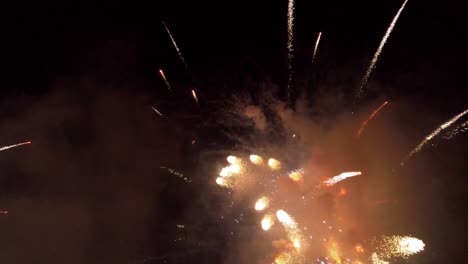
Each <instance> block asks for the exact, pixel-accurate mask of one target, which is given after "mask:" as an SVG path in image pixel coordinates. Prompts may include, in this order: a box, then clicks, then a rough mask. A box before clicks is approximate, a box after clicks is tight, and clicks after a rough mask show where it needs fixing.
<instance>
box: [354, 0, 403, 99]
mask: <svg viewBox="0 0 468 264" xmlns="http://www.w3.org/2000/svg"><path fill="white" fill-rule="evenodd" d="M407 2H408V0H405V1H404V2H403V4H402V5H401V7H400V9H399V10H398V12H397V13H396V15H395V17H394V18H393V20H392V23H390V26H389V27H388V29H387V32H385V35H384V37H383V38H382V41H380V44H379V47H378V48H377V51H376V52H375V54H374V57H373V58H372V60H371V63H370V64H369V67H368V68H367V71H366V74H365V75H364V78H362V81H361V86H360V87H359V91H358V94H357V98H356V101H359V100H360V98H361V95H362V93H363V92H364V87H365V86H366V84H367V81H368V80H369V76H370V75H371V73H372V70H373V69H374V68H375V64H376V63H377V60H378V59H379V56H380V53H382V49H383V48H384V46H385V43H387V40H388V38H389V37H390V34H391V33H392V31H393V28H394V27H395V24H396V22H397V21H398V18H399V17H400V14H401V12H403V9H404V8H405V6H406V3H407Z"/></svg>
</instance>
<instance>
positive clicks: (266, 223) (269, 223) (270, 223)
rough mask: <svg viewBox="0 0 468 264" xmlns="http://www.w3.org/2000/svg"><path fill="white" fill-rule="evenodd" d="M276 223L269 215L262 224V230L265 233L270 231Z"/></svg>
mask: <svg viewBox="0 0 468 264" xmlns="http://www.w3.org/2000/svg"><path fill="white" fill-rule="evenodd" d="M274 223H275V220H274V218H273V215H271V214H267V215H265V216H264V217H263V219H262V221H261V222H260V224H261V226H262V229H263V230H265V231H268V230H270V228H271V227H272V226H273V224H274Z"/></svg>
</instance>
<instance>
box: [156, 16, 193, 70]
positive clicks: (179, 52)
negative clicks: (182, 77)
mask: <svg viewBox="0 0 468 264" xmlns="http://www.w3.org/2000/svg"><path fill="white" fill-rule="evenodd" d="M162 23H163V25H164V28H165V29H166V31H167V34H168V35H169V37H170V38H171V41H172V45H174V48H175V49H176V51H177V54H179V58H180V60H181V61H182V63H183V64H184V66H185V69H187V71H188V72H190V70H189V67H188V65H187V63H186V62H185V59H184V56H182V52H181V51H180V49H179V46H177V43H176V41H175V39H174V37H172V34H171V31H169V28H168V27H167V25H166V23H165V22H164V21H162Z"/></svg>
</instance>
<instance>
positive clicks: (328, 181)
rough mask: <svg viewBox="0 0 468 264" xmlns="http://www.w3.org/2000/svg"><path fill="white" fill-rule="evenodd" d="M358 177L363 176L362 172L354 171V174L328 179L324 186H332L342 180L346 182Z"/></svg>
mask: <svg viewBox="0 0 468 264" xmlns="http://www.w3.org/2000/svg"><path fill="white" fill-rule="evenodd" d="M358 175H361V172H360V171H354V172H343V173H341V174H340V175H337V176H335V177H333V178H331V179H328V180H326V181H324V182H323V184H324V185H325V186H332V185H334V184H336V183H338V182H340V181H342V180H345V179H347V178H349V177H354V176H358Z"/></svg>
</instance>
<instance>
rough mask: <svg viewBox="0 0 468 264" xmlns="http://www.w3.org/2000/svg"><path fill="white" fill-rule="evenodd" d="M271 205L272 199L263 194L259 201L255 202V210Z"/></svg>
mask: <svg viewBox="0 0 468 264" xmlns="http://www.w3.org/2000/svg"><path fill="white" fill-rule="evenodd" d="M269 205H270V199H268V197H266V196H263V197H261V198H260V199H258V200H257V202H256V203H255V210H257V211H262V210H265V209H266V208H268V206H269Z"/></svg>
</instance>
